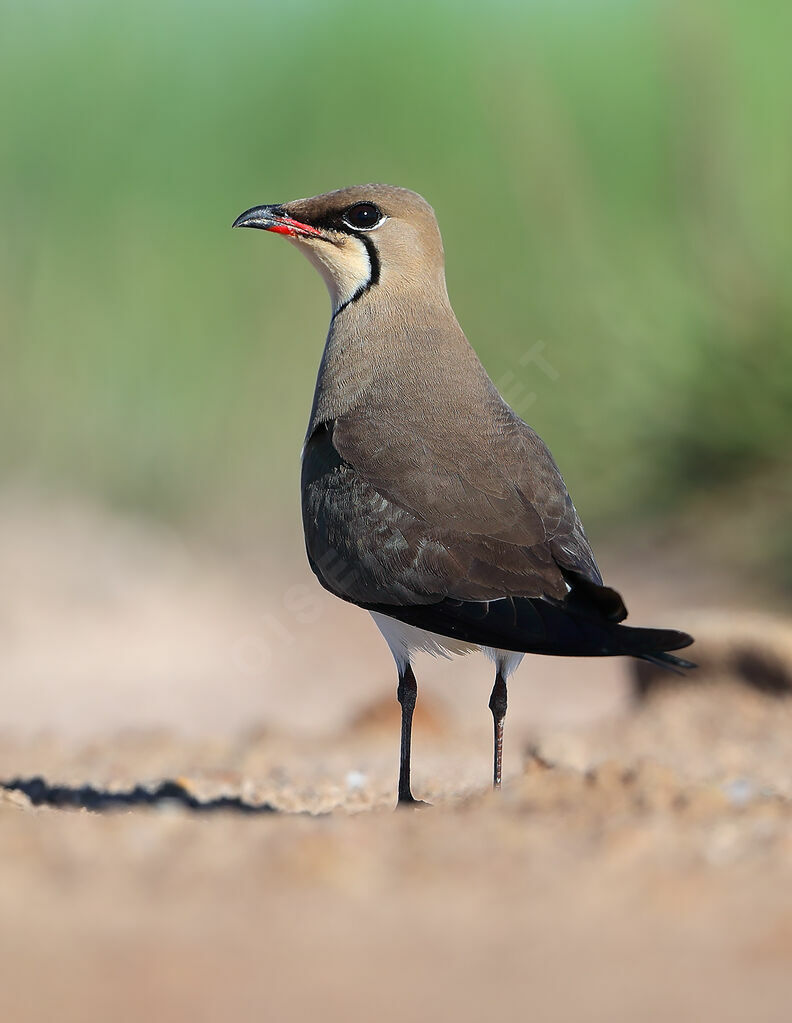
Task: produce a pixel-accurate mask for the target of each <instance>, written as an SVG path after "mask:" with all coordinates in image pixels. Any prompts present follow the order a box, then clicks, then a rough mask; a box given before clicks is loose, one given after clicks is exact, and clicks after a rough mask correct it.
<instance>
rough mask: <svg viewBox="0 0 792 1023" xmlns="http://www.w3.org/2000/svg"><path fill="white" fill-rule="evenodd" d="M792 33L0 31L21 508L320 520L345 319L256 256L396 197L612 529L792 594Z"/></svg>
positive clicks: (485, 353)
mask: <svg viewBox="0 0 792 1023" xmlns="http://www.w3.org/2000/svg"><path fill="white" fill-rule="evenodd" d="M791 31H792V8H791V7H790V5H789V4H788V3H785V2H775V0H767V2H765V3H763V4H757V5H750V4H746V3H742V2H739V0H704V2H701V3H697V4H685V3H682V2H681V0H680V2H666V0H642V2H627V0H575V2H572V0H569V2H562V3H559V2H558V0H534V2H529V3H522V4H517V3H514V2H506V0H490V2H489V3H488V4H486V5H475V6H474V5H468V4H461V3H456V4H455V3H451V2H430V3H426V2H424V3H414V2H409V0H408V2H406V3H401V4H398V5H396V4H394V5H387V6H385V5H382V6H377V5H373V4H363V3H351V2H350V3H347V2H334V3H322V2H321V0H313V2H310V0H298V2H294V3H291V4H289V5H285V4H274V3H271V2H262V0H259V2H253V0H233V2H229V3H226V4H222V5H220V4H214V3H209V2H206V0H190V2H189V3H188V2H186V0H157V2H156V3H155V2H154V0H137V2H136V3H134V4H108V3H106V2H105V3H101V2H98V0H70V2H68V3H60V2H56V0H24V2H22V0H20V2H18V3H17V2H14V0H0V107H1V108H2V126H3V127H2V142H1V143H0V215H1V217H2V224H3V229H2V236H1V237H0V331H1V333H0V357H1V358H2V367H1V368H0V469H1V470H2V473H3V476H4V477H5V478H6V480H10V481H15V482H16V481H20V480H21V481H23V482H28V483H32V484H34V485H36V486H39V487H44V488H47V487H53V488H65V489H67V490H76V491H79V492H81V493H87V494H88V495H90V496H92V497H94V496H95V497H97V498H99V499H101V500H105V501H112V502H114V503H117V504H120V505H122V506H124V507H132V508H135V509H142V510H145V511H146V512H147V513H149V514H154V515H157V516H162V517H169V518H175V519H177V520H179V521H186V520H190V521H196V522H200V521H210V520H214V518H215V517H216V516H221V517H222V520H223V521H225V522H232V521H234V518H235V517H242V518H244V517H246V516H247V517H250V518H251V519H255V518H256V517H259V518H260V519H261V521H262V524H263V526H262V528H263V529H266V528H267V526H266V523H267V522H268V521H274V520H277V517H278V516H279V515H280V514H281V512H283V513H284V515H293V514H294V513H295V511H296V507H297V485H298V484H297V475H298V470H297V463H298V457H299V450H300V444H301V441H302V435H303V430H304V427H305V423H306V419H307V414H308V410H309V407H310V400H311V393H312V387H313V380H314V373H315V369H316V366H317V364H318V360H319V356H320V351H321V346H322V342H323V338H324V333H325V330H326V325H327V320H328V315H329V306H328V301H327V297H326V295H325V293H324V289H323V285H322V284H321V282H320V280H319V279H318V277H317V276H316V274H315V272H314V271H313V270H312V269H311V268H310V267H309V266H308V264H307V263H304V262H303V261H302V260H301V258H300V257H299V256H298V255H297V254H296V253H294V252H292V251H291V249H290V247H289V246H286V245H284V244H283V243H282V242H280V241H279V240H278V239H276V238H271V237H266V236H263V235H260V234H257V233H255V232H234V233H232V232H231V231H230V229H229V228H230V224H231V221H232V220H233V218H234V217H235V216H236V215H237V214H238V213H239V212H241V211H242V210H243V209H245V208H246V207H248V206H251V205H254V204H257V203H261V202H273V201H284V200H288V199H290V198H296V197H298V196H302V195H310V194H314V193H317V192H322V191H326V190H328V189H331V188H335V187H339V186H342V185H346V184H353V183H359V182H365V181H371V180H375V181H387V182H391V183H394V184H401V185H405V186H408V187H411V188H414V189H416V190H417V191H419V192H421V193H423V194H424V195H425V196H426V197H427V198H428V199H429V200H430V202H432V203H433V205H434V206H435V209H436V211H437V213H438V216H439V218H440V222H441V227H442V229H443V232H444V238H445V244H446V251H447V256H448V280H449V290H450V293H451V297H452V301H453V302H454V306H455V309H456V311H457V314H458V316H459V319H460V321H461V323H462V325H463V327H464V328H465V330H466V332H467V334H468V336H469V338H470V339H471V341H472V343H473V344H474V346H475V347H476V348H477V349H478V351H479V353H480V355H481V357H482V359H483V361H484V363H485V365H486V366H487V368H488V369H489V371H490V373H491V375H492V377H493V379H494V380H495V381H496V382H497V383H499V384H500V385H501V386H502V389H503V390H504V392H505V393H506V396H507V398H508V399H509V400H510V401H511V403H512V404H513V405H514V407H515V408H516V409H517V411H518V412H520V413H521V414H522V415H523V416H524V417H525V418H526V419H528V421H529V422H531V423H532V425H534V426H535V427H536V428H537V429H538V430H539V432H540V433H541V434H542V435H543V436H544V437H545V439H546V440H547V441H548V443H549V444H550V446H551V447H552V449H553V451H554V453H555V455H556V457H557V460H558V461H559V463H560V464H561V467H562V470H563V471H564V473H565V476H566V479H567V482H568V484H569V486H570V489H571V491H572V493H573V495H574V496H575V500H576V503H577V505H578V507H579V509H580V510H581V512H582V514H583V516H584V519H585V520H586V522H587V523H588V524H589V528H590V531H592V532H594V533H597V532H599V533H600V534H607V533H608V532H609V531H621V530H623V529H625V528H638V527H641V525H642V524H645V523H646V522H652V521H654V522H657V521H670V520H680V519H685V520H686V521H688V522H689V523H693V526H692V528H694V529H696V528H698V529H701V530H702V532H703V533H708V532H711V531H712V530H713V529H715V530H717V528H718V522H725V523H727V526H726V534H725V535H726V537H727V542H728V543H729V544H730V545H731V547H732V549H733V548H734V547H735V546H739V545H740V543H741V542H743V541H744V546H745V547H746V549H749V548H750V551H751V558H752V559H754V562H755V564H756V565H760V566H765V567H767V566H770V567H771V568H772V570H773V572H774V573H775V574H776V576H777V578H778V579H779V581H781V582H785V583H787V584H788V585H792V539H791V538H790V536H791V534H790V525H789V514H790V503H789V478H790V477H789V469H790V453H789V446H790V445H789V438H790V428H791V427H792V344H791V343H790V342H792V330H791V329H790V328H791V327H792V294H791V293H790V288H789V270H790V265H792V263H791V261H790V257H791V256H792V240H791V239H792V233H791V232H790V224H791V223H792V218H791V217H790V213H792V209H790V207H791V206H792V199H791V198H790V196H791V195H792V192H791V189H790V185H791V184H792V124H791V123H790V109H791V108H792V107H791V101H792V61H790V59H789V39H790V37H791ZM537 342H540V343H541V345H542V346H543V347H542V348H541V355H542V359H543V360H546V363H545V362H540V363H537V362H536V360H532V359H531V358H530V353H531V352H532V351H534V350H535V349H534V346H535V345H536V344H537ZM526 355H528V358H526ZM548 367H549V369H548Z"/></svg>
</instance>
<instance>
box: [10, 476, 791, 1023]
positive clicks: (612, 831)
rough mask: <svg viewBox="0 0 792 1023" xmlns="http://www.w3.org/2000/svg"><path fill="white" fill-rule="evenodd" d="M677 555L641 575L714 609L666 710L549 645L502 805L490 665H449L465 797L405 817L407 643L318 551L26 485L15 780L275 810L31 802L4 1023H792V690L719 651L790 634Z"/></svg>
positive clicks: (427, 725) (522, 693)
mask: <svg viewBox="0 0 792 1023" xmlns="http://www.w3.org/2000/svg"><path fill="white" fill-rule="evenodd" d="M292 541H294V543H292ZM298 544H299V539H298V538H294V537H291V536H288V537H286V538H284V540H283V548H284V549H288V548H289V547H290V546H293V547H294V548H295V549H297V550H299V547H298ZM657 554H658V557H657V563H658V564H661V563H662V566H663V571H658V572H657V573H656V574H655V576H654V577H653V576H652V573H651V572H647V570H646V560H645V559H635V561H636V563H637V561H641V571H640V572H638V571H637V570H634V571H630V569H629V565H630V564H631V563H632V561H631V560H630V559H627V560H626V561H625V562H623V563H615V562H614V565H615V570H614V571H610V572H609V573H608V575H609V577H611V578H613V576H614V575H615V576H616V578H614V579H613V581H614V582H615V583H616V585H618V586H619V587H620V588H622V589H623V590H624V591H625V592H626V593H627V595H628V597H629V598H630V599H629V604H630V606H631V610H632V611H633V613H634V616H635V617H636V619H637V620H638V621H644V622H648V621H650V620H651V621H653V622H655V621H659V620H663V621H666V622H668V621H673V622H674V623H675V624H677V625H680V626H690V627H691V628H694V623H695V622H696V621H698V622H699V623H700V624H701V629H702V634H703V635H705V638H706V640H707V641H706V642H703V643H702V645H701V649H700V655H701V659H702V664H703V665H704V667H703V669H702V671H701V672H700V673H699V676H698V678H697V680H696V682H695V684H687V685H682V686H681V687H677V688H670V689H667V690H665V691H662V692H659V693H657V694H656V695H654V696H653V697H651V698H650V699H649V700H648V701H647V702H645V703H644V704H641V705H639V706H636V705H635V704H634V703H633V702H632V701H631V700H630V698H629V694H630V676H629V673H628V671H629V666H628V665H625V664H622V663H620V662H615V661H604V662H577V661H571V660H563V659H559V660H553V659H543V658H535V659H532V661H531V663H530V664H526V665H525V666H524V667H523V668H522V669H521V671H520V673H519V674H518V676H517V677H516V678H515V680H514V683H513V685H512V692H511V706H510V711H509V718H508V721H507V757H506V773H507V778H506V782H505V785H504V788H503V791H502V792H501V793H499V794H493V793H491V792H489V791H488V789H487V783H488V777H489V771H490V742H491V735H490V731H491V724H490V719H489V714H488V711H487V708H486V702H487V698H488V695H489V685H490V683H491V680H490V678H489V668H488V666H487V664H486V662H484V661H483V659H480V658H473V657H470V658H467V659H466V660H464V661H456V662H446V661H438V662H432V661H430V660H425V661H421V662H420V669H421V670H420V671H419V672H417V674H418V678H419V684H420V702H419V708H420V712H419V713H418V714H417V716H416V729H415V744H414V745H415V748H414V779H415V790H416V794H417V795H419V796H421V797H422V798H424V799H426V800H429V801H431V803H432V804H433V805H432V806H431V807H429V808H426V809H424V810H420V811H413V812H402V811H400V812H393V811H392V805H393V794H394V788H395V779H396V768H397V764H396V758H397V743H398V715H397V707H396V705H395V700H394V698H393V697H394V693H393V690H394V680H393V678H392V669H391V666H390V664H389V657H388V654H387V651H386V650H385V649H384V647H383V645H382V643H381V640H380V639H379V637H378V635H377V633H376V631H375V630H374V629H373V627H372V626H371V625H370V624H369V623H368V622H367V621H366V620H365V616H363V615H361V614H360V613H359V612H356V610H355V609H354V608H348V607H346V606H344V605H343V604H341V603H340V602H336V601H332V600H331V599H330V598H327V597H326V596H325V595H324V594H323V593H322V592H321V591H320V590H319V589H318V587H315V586H314V584H313V583H312V582H311V580H310V579H309V578H308V576H307V574H306V573H305V570H304V569H303V568H302V566H301V565H298V564H297V563H296V562H295V567H290V563H288V562H287V561H279V562H276V561H275V560H273V561H272V562H268V561H267V558H266V556H265V555H261V554H258V555H255V556H251V555H249V554H248V555H246V556H240V555H239V554H238V553H237V554H229V553H228V552H225V553H222V552H218V551H217V550H215V551H213V552H210V551H209V550H208V549H207V545H206V544H200V543H197V542H196V541H187V540H185V539H184V538H183V537H180V536H178V535H175V534H172V533H169V532H167V531H166V530H163V529H157V530H155V529H153V528H152V527H145V526H142V525H140V524H139V523H135V522H130V521H127V520H125V519H122V518H118V517H114V516H110V515H108V514H107V513H100V512H98V511H96V510H95V509H88V508H85V507H81V506H79V505H76V504H64V503H57V504H47V505H44V504H42V503H41V502H35V501H31V500H29V499H28V498H22V497H19V496H18V495H17V496H16V497H8V498H6V499H5V500H4V501H3V502H0V565H2V568H3V578H4V583H5V585H4V587H3V591H2V593H1V594H0V700H1V701H2V703H1V704H0V706H2V714H3V722H2V730H0V779H5V781H6V782H9V781H11V780H12V779H17V778H21V779H29V778H31V777H34V776H42V777H43V778H45V779H46V781H47V782H48V783H52V784H54V783H58V784H61V785H64V786H73V787H75V788H76V787H79V786H82V785H84V784H85V783H91V784H92V785H93V786H95V787H96V788H97V789H99V790H101V791H105V792H120V791H124V790H127V789H130V788H132V787H134V786H135V785H144V786H154V785H156V784H157V783H158V782H160V781H161V780H162V779H174V780H178V781H179V783H180V784H181V785H182V786H183V791H184V792H187V793H189V794H191V795H192V796H194V797H195V798H196V799H198V800H200V801H206V800H211V799H214V798H217V797H221V796H234V797H238V798H239V800H240V801H241V802H243V803H244V804H246V805H250V806H265V805H269V806H271V807H272V812H261V813H250V814H242V813H238V812H231V811H229V812H212V813H210V812H205V813H204V812H190V811H188V810H185V809H184V808H182V807H180V806H178V805H176V804H174V803H173V802H169V801H166V802H163V803H161V804H159V805H158V806H157V807H156V808H153V809H147V808H143V807H140V808H135V809H133V810H126V811H123V812H120V811H116V812H105V813H93V812H88V811H86V810H64V809H55V808H52V807H50V806H46V805H44V806H38V807H36V806H33V805H32V804H31V803H30V801H29V800H28V799H27V797H26V796H25V795H24V794H23V793H22V792H20V791H19V790H17V789H12V788H8V789H5V790H0V864H2V866H0V1019H2V1020H9V1021H14V1023H17V1021H18V1023H27V1021H44V1020H47V1021H49V1020H58V1021H64V1023H66V1021H72V1020H73V1021H81V1023H85V1021H90V1023H93V1021H95V1020H96V1021H100V1020H101V1021H105V1020H117V1021H120V1023H126V1021H127V1020H129V1021H138V1020H143V1019H147V1020H157V1021H159V1020H167V1021H169V1023H181V1021H188V1020H189V1021H196V1023H203V1021H217V1020H234V1021H236V1020H254V1019H255V1020H270V1019H272V1020H280V1019H285V1020H296V1021H303V1020H327V1021H334V1020H361V1021H363V1020H365V1021H368V1020H383V1021H391V1020H394V1021H396V1020H399V1021H406V1020H410V1021H411V1020H416V1021H423V1020H430V1019H432V1020H438V1019H439V1020H445V1019H455V1020H461V1021H467V1020H470V1021H478V1020H484V1019H503V1020H512V1019H533V1020H537V1021H548V1023H552V1021H559V1023H560V1021H564V1023H566V1021H581V1020H583V1021H588V1020H597V1021H599V1020H602V1021H606V1020H607V1021H617V1023H620V1021H625V1023H628V1021H629V1023H632V1021H636V1020H641V1021H644V1020H645V1021H654V1020H658V1021H660V1020H670V1019H674V1020H683V1021H686V1020H690V1021H694V1020H695V1021H701V1020H707V1021H708V1020H718V1021H721V1020H722V1021H731V1020H734V1021H743V1020H747V1019H751V1020H754V1019H756V1020H763V1021H764V1020H767V1021H774V1020H779V1021H780V1020H785V1021H786V1020H788V1019H789V1018H790V1011H791V1009H790V1006H792V971H791V970H790V967H792V705H791V704H790V703H789V702H788V701H787V700H785V699H779V698H777V697H771V696H767V695H763V694H761V693H758V692H756V691H755V690H753V689H750V688H749V687H747V686H746V685H745V684H744V683H743V682H741V681H740V673H739V671H737V670H736V669H735V668H734V664H735V663H737V662H736V661H735V662H734V663H732V661H730V660H729V658H728V657H723V656H721V654H722V650H721V649H720V648H719V647H718V642H721V643H722V644H724V643H725V644H726V645H727V646H728V643H730V642H733V640H734V637H735V636H737V635H738V634H739V631H740V628H741V627H743V628H744V627H745V622H746V621H749V622H753V624H752V625H751V630H752V632H751V636H752V638H750V642H753V643H754V644H756V643H759V645H760V646H761V642H762V637H763V636H764V635H765V632H763V629H764V630H766V634H767V636H768V637H769V636H770V633H771V632H772V633H773V637H772V644H774V645H775V651H776V655H777V659H778V663H782V662H783V660H784V657H785V656H786V650H787V649H792V646H790V643H792V640H790V629H789V626H788V625H787V623H786V622H784V621H783V620H781V621H774V622H769V621H767V622H766V621H765V620H764V619H762V618H759V617H755V613H756V606H755V605H756V600H755V598H754V597H751V598H747V597H746V595H745V594H744V593H743V595H742V599H743V600H744V601H746V602H749V601H750V607H751V610H752V612H754V617H753V618H752V617H751V616H746V615H745V614H743V613H740V609H739V605H738V606H737V607H736V608H735V607H734V606H732V608H728V607H726V606H725V602H724V599H723V594H724V593H726V592H731V590H730V589H729V588H728V587H726V586H725V585H724V583H723V580H721V579H718V578H717V577H715V576H714V575H713V574H712V572H711V571H709V572H707V573H702V572H700V571H698V570H697V567H696V566H695V564H691V563H690V562H689V560H688V561H686V562H684V563H680V564H675V563H674V562H673V560H672V559H669V557H668V556H667V555H666V554H665V552H662V551H660V552H657ZM603 560H605V561H606V560H607V559H605V558H604V559H603ZM620 564H621V567H620ZM625 565H626V566H627V567H625ZM275 580H277V583H275ZM680 591H681V592H682V593H683V597H682V599H680V596H679V594H680ZM704 605H706V606H707V608H709V610H708V611H707V612H706V614H704V612H703V611H702V607H703V606H704ZM663 608H672V609H673V611H674V614H673V616H672V617H671V618H670V619H669V616H668V614H667V613H666V614H663ZM724 608H725V609H724ZM713 609H714V610H713ZM713 623H714V624H713ZM757 637H759V639H757ZM748 642H749V640H746V643H748ZM767 644H768V645H771V643H770V639H769V638H768V640H767ZM785 644H786V646H785ZM697 655H698V654H697ZM790 663H792V658H790Z"/></svg>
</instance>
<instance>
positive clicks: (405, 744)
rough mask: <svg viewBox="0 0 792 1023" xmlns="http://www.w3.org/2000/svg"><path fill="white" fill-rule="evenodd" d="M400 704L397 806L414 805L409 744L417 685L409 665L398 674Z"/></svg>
mask: <svg viewBox="0 0 792 1023" xmlns="http://www.w3.org/2000/svg"><path fill="white" fill-rule="evenodd" d="M397 695H398V697H399V703H400V704H401V711H402V719H401V762H400V765H399V805H400V806H402V805H404V804H408V803H416V802H418V801H417V800H415V799H413V794H412V792H411V791H410V743H411V740H412V718H413V711H414V710H415V700H416V697H417V696H418V684H417V683H416V681H415V675H414V674H413V670H412V667H411V665H410V664H409V663H408V664H407V666H406V667H405V668H404V670H403V671H400V672H399V688H398V690H397Z"/></svg>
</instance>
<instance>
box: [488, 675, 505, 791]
mask: <svg viewBox="0 0 792 1023" xmlns="http://www.w3.org/2000/svg"><path fill="white" fill-rule="evenodd" d="M489 708H490V710H491V711H492V721H493V723H494V725H495V756H494V768H493V774H492V784H493V787H494V788H496V789H499V788H500V784H501V761H502V759H503V719H504V718H505V717H506V679H505V678H504V677H503V675H501V673H500V668H499V669H498V672H497V674H496V675H495V685H494V686H493V687H492V695H491V696H490V701H489Z"/></svg>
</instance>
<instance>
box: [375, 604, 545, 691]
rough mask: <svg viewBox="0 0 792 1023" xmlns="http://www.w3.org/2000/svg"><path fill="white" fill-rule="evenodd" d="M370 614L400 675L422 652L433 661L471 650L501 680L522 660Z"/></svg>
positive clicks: (507, 652) (513, 654) (511, 652)
mask: <svg viewBox="0 0 792 1023" xmlns="http://www.w3.org/2000/svg"><path fill="white" fill-rule="evenodd" d="M369 614H370V615H371V617H372V618H373V619H374V622H375V624H376V626H377V628H378V629H379V630H380V632H381V633H382V635H383V636H384V638H385V642H386V643H387V644H388V646H389V647H390V651H391V653H392V654H393V658H394V660H395V661H396V666H397V667H398V669H399V672H400V673H401V672H402V671H403V670H404V668H405V667H406V666H407V665H408V664H409V663H410V658H411V656H412V654H414V653H418V652H424V653H428V654H432V656H433V657H437V656H438V654H439V655H440V656H441V657H451V656H452V655H454V654H458V655H464V654H469V653H470V652H471V651H474V650H481V652H482V653H483V654H485V655H486V656H487V657H489V659H490V660H491V661H494V662H495V664H496V665H497V668H498V670H499V671H500V673H501V674H502V675H503V677H504V678H508V677H509V675H511V674H512V672H513V671H514V670H515V669H516V668H517V667H518V666H519V664H520V661H521V660H522V659H523V657H524V656H525V655H524V654H522V653H519V652H517V651H515V650H498V649H497V648H495V647H489V646H481V645H480V644H479V643H466V642H465V641H464V640H459V639H452V638H451V637H450V636H441V635H439V634H438V633H436V632H428V631H427V630H426V629H420V628H419V627H418V626H417V625H408V624H407V623H406V622H400V621H398V619H396V618H390V617H389V616H388V615H384V614H380V612H379V611H370V612H369Z"/></svg>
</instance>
